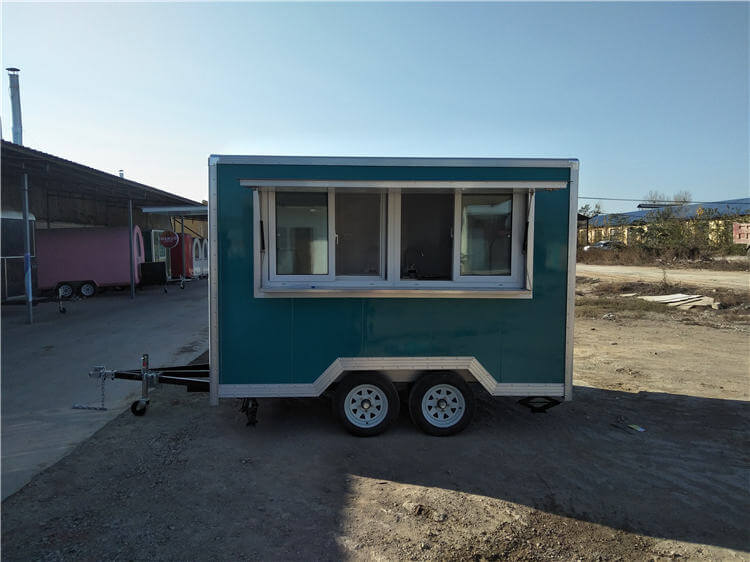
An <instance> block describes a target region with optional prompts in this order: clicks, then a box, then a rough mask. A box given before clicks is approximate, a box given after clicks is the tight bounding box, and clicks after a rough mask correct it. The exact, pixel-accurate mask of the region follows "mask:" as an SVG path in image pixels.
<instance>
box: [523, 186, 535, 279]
mask: <svg viewBox="0 0 750 562" xmlns="http://www.w3.org/2000/svg"><path fill="white" fill-rule="evenodd" d="M535 208H536V192H535V191H533V190H532V191H529V192H528V193H527V194H526V223H527V227H526V228H527V231H526V268H525V271H524V275H525V277H526V283H525V284H524V288H525V289H526V290H527V291H532V290H533V289H534V211H535Z"/></svg>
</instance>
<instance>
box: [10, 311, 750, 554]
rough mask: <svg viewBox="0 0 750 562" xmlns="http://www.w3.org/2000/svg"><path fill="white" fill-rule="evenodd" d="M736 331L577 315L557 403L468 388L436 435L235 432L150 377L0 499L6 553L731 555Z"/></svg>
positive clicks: (280, 424)
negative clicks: (132, 398) (148, 391)
mask: <svg viewBox="0 0 750 562" xmlns="http://www.w3.org/2000/svg"><path fill="white" fill-rule="evenodd" d="M649 314H650V313H649ZM610 318H611V317H610ZM747 342H748V332H747V328H746V326H740V327H739V328H737V327H734V328H727V329H717V328H713V327H707V326H702V325H695V324H691V323H689V322H681V321H675V320H673V319H670V318H669V317H667V316H664V317H659V316H657V317H653V318H652V317H645V318H628V317H627V315H626V314H624V313H621V312H619V311H618V312H617V314H616V315H615V318H614V320H604V319H601V316H598V317H597V318H594V319H587V318H582V319H578V321H577V324H576V375H575V377H576V379H575V382H576V388H575V398H574V401H573V402H570V403H566V404H563V405H561V406H558V407H556V408H553V409H552V410H550V411H549V412H548V413H546V414H531V413H529V412H528V411H527V410H525V409H524V408H522V407H520V406H519V405H518V404H517V403H516V401H515V400H512V399H490V398H488V397H486V396H482V397H481V398H480V399H479V407H478V413H477V416H476V418H475V420H474V422H473V424H472V425H471V426H469V428H468V429H467V430H466V431H465V432H464V433H462V434H460V435H458V436H456V437H453V438H436V437H427V436H425V435H423V434H421V433H419V432H418V431H417V430H415V429H414V427H413V426H412V425H411V423H410V422H409V420H408V418H407V416H406V415H405V414H404V415H402V416H401V419H400V420H399V422H398V423H397V424H396V426H395V427H392V428H391V429H390V430H389V431H388V432H387V433H385V434H384V435H382V436H379V437H377V438H372V439H358V438H354V437H351V436H349V435H347V434H345V433H344V432H343V431H342V430H341V429H340V427H339V426H338V424H337V422H336V421H335V419H334V416H333V415H332V413H331V410H330V406H329V404H328V403H327V402H326V401H325V400H323V399H320V400H318V399H300V400H271V399H268V400H262V401H261V406H260V412H259V420H260V421H259V424H258V425H257V426H256V427H252V428H249V427H245V424H244V417H243V416H242V414H240V413H239V412H238V411H237V410H238V404H237V403H236V402H235V401H228V400H227V401H222V404H221V406H219V407H218V408H210V407H209V406H208V405H207V400H206V397H205V396H203V395H188V394H186V393H184V392H183V391H182V390H180V389H174V388H169V387H162V388H161V389H159V391H158V392H157V393H156V394H155V395H154V400H153V404H152V406H151V408H150V410H149V413H148V414H147V415H146V416H145V417H143V418H136V417H133V416H132V415H130V413H125V414H123V415H122V416H120V417H119V418H117V419H116V420H114V421H113V422H111V423H110V424H109V425H108V426H106V427H105V428H103V429H102V430H101V431H99V432H98V433H97V434H96V435H95V436H94V437H93V438H92V439H90V440H89V441H87V442H86V443H84V444H82V445H81V446H80V447H79V448H78V449H77V450H75V451H74V453H73V454H71V455H70V456H68V457H67V458H65V459H63V460H62V461H61V462H59V463H58V464H56V465H55V466H53V467H51V468H50V469H48V470H46V471H45V472H44V473H42V474H41V475H39V476H38V477H36V478H35V479H34V480H33V481H32V482H31V483H30V484H29V485H28V486H26V487H25V488H24V489H22V490H21V491H20V492H18V493H17V494H15V495H13V496H11V497H10V498H9V499H7V500H6V501H5V502H3V505H2V511H3V513H2V516H3V527H2V549H3V559H4V560H28V559H43V560H65V559H84V560H104V559H108V560H109V559H122V560H129V559H136V560H142V559H166V560H188V559H189V560H200V559H220V560H240V559H242V560H245V559H251V560H291V559H305V560H341V559H345V560H485V559H486V560H499V559H511V560H547V559H552V558H562V559H565V560H576V559H581V560H613V559H625V560H633V559H637V560H671V559H673V558H675V557H678V556H685V557H688V558H691V559H713V560H726V559H745V560H747V559H750V555H749V554H748V553H749V552H750V535H749V534H748V529H750V525H748V513H750V501H749V496H748V488H747V482H748V466H749V465H750V455H749V454H748V451H749V450H750V443H749V442H748V433H747V428H748V422H749V421H750V411H749V407H748V406H749V403H748V399H750V397H749V396H748V384H747V382H748V380H747V379H748V357H747ZM122 384H127V383H122ZM627 424H637V425H639V426H642V427H643V428H645V431H644V432H640V433H639V432H635V431H632V430H630V429H628V428H627Z"/></svg>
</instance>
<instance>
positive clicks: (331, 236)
mask: <svg viewBox="0 0 750 562" xmlns="http://www.w3.org/2000/svg"><path fill="white" fill-rule="evenodd" d="M278 191H285V190H283V189H280V190H278ZM286 191H292V190H286ZM294 191H295V192H296V191H298V190H294ZM320 192H325V193H327V195H328V197H327V202H328V205H327V214H328V217H327V218H328V224H327V232H328V252H327V253H328V255H327V258H328V273H318V274H314V275H280V274H278V273H276V265H277V263H276V191H270V192H269V193H268V206H269V209H268V213H267V215H266V216H267V217H268V230H269V233H270V234H271V236H269V237H268V238H266V240H267V241H268V249H269V252H268V255H269V256H270V258H269V260H268V265H269V273H268V277H269V281H271V282H272V283H278V284H279V285H281V286H284V285H287V284H298V283H302V282H309V283H312V284H315V283H319V282H322V281H333V280H334V279H335V275H334V266H335V260H336V256H335V253H334V252H335V249H334V240H335V233H334V232H333V224H334V217H335V214H336V207H335V205H336V201H335V199H336V198H335V197H334V193H333V192H334V190H333V188H329V189H309V190H307V189H306V190H305V193H320Z"/></svg>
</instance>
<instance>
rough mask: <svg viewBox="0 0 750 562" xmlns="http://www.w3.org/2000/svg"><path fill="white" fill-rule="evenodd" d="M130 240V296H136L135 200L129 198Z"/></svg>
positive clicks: (132, 297)
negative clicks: (134, 256)
mask: <svg viewBox="0 0 750 562" xmlns="http://www.w3.org/2000/svg"><path fill="white" fill-rule="evenodd" d="M128 242H130V298H131V299H134V298H135V263H134V262H135V259H134V258H133V200H132V199H128Z"/></svg>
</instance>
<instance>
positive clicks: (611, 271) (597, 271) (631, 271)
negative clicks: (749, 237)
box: [576, 263, 750, 291]
mask: <svg viewBox="0 0 750 562" xmlns="http://www.w3.org/2000/svg"><path fill="white" fill-rule="evenodd" d="M664 271H665V270H662V269H661V268H659V267H649V266H640V265H591V264H585V263H579V264H576V275H581V276H585V277H598V278H600V279H602V280H608V281H649V282H653V283H659V282H661V281H662V280H663V279H664ZM666 276H667V281H668V282H669V283H685V284H689V285H696V286H698V287H706V288H711V289H713V288H716V287H723V288H725V289H734V290H738V291H749V290H750V273H748V272H747V271H716V270H710V269H667V270H666Z"/></svg>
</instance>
